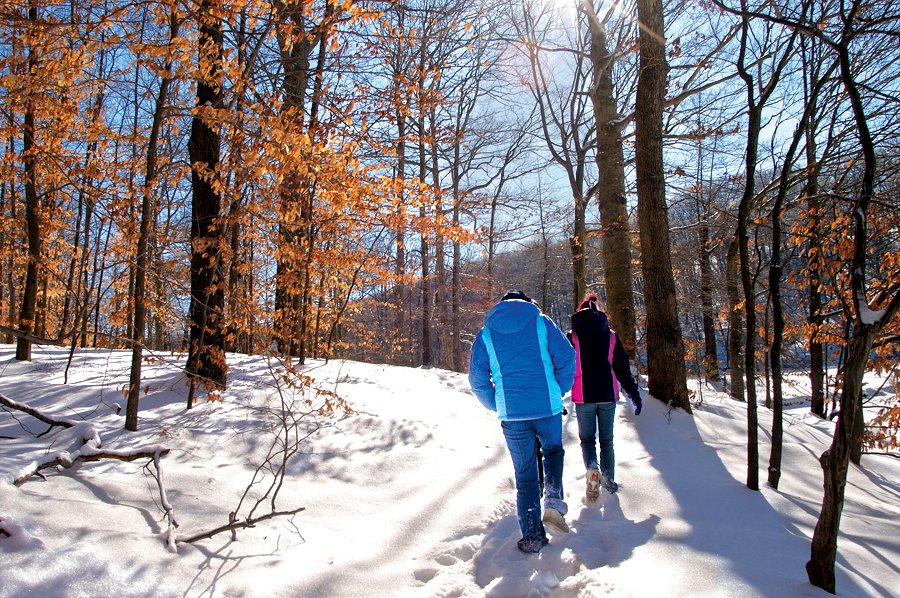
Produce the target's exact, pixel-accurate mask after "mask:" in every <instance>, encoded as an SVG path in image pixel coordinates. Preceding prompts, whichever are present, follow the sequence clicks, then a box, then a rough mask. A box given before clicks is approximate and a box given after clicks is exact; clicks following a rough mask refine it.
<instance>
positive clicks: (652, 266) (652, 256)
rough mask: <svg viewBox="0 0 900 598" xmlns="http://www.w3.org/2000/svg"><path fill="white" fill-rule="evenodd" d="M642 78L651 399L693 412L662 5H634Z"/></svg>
mask: <svg viewBox="0 0 900 598" xmlns="http://www.w3.org/2000/svg"><path fill="white" fill-rule="evenodd" d="M637 9H638V20H639V21H640V23H641V27H640V37H639V43H640V74H639V75H638V85H637V97H636V106H637V109H636V111H635V165H636V167H637V192H638V219H639V223H640V234H641V271H642V273H643V276H644V294H645V302H646V309H647V378H648V389H649V391H650V394H651V395H653V396H654V397H656V398H657V399H659V400H661V401H663V402H664V403H666V404H669V405H672V406H674V407H678V408H681V409H684V410H685V411H687V412H688V413H690V412H691V404H690V400H689V397H688V392H687V370H686V368H685V363H684V361H685V355H684V342H683V339H682V335H681V327H680V325H679V323H678V305H677V301H676V298H675V297H676V290H675V279H674V276H673V274H672V256H671V250H670V240H669V219H668V215H667V206H666V190H665V172H664V169H663V152H662V110H663V102H664V101H665V93H666V74H667V71H668V65H667V64H666V57H665V37H664V29H663V10H662V1H661V0H638V2H637Z"/></svg>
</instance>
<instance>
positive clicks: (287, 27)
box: [275, 3, 316, 357]
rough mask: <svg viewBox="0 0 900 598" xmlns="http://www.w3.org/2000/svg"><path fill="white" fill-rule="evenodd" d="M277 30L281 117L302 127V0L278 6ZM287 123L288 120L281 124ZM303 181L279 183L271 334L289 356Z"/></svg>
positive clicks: (295, 322)
mask: <svg viewBox="0 0 900 598" xmlns="http://www.w3.org/2000/svg"><path fill="white" fill-rule="evenodd" d="M278 8H279V10H278V19H279V22H280V23H282V25H283V26H282V27H280V28H279V29H278V31H277V37H278V45H279V51H280V55H279V57H280V61H281V68H282V70H283V78H284V80H283V89H284V101H283V104H282V106H281V116H282V118H283V119H285V121H288V122H289V121H293V122H291V124H292V125H293V126H296V127H298V128H299V127H303V120H304V106H305V100H306V92H307V88H308V86H309V70H310V56H311V53H312V51H313V48H314V47H315V43H316V38H315V36H314V35H313V34H312V33H310V32H309V31H307V25H308V23H307V19H306V17H305V15H304V10H305V7H304V5H303V4H302V3H286V4H279V5H278ZM285 124H287V122H286V123H285ZM306 189H307V185H306V181H304V180H303V179H302V177H301V176H300V175H299V174H298V173H296V172H295V171H294V170H293V169H292V168H291V169H289V171H288V174H287V175H286V176H285V178H284V182H283V183H282V184H281V186H280V188H279V204H280V205H279V207H280V214H279V218H278V231H279V234H278V237H279V238H278V249H277V251H276V255H277V263H276V275H275V280H276V282H275V339H276V343H277V345H278V350H279V351H280V352H281V354H282V355H286V356H288V357H294V356H297V354H298V353H299V336H300V317H301V315H300V312H301V309H300V307H301V304H302V298H301V296H300V295H301V288H302V284H303V273H302V271H301V269H300V267H299V265H300V264H301V263H302V261H303V259H304V253H303V252H304V249H305V246H306V242H305V239H304V234H305V233H304V231H305V230H306V226H305V221H306V219H307V218H306V217H307V214H306V213H305V211H304V209H303V206H302V205H298V204H302V202H303V196H304V194H305V193H306Z"/></svg>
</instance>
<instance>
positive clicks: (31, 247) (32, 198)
mask: <svg viewBox="0 0 900 598" xmlns="http://www.w3.org/2000/svg"><path fill="white" fill-rule="evenodd" d="M28 20H29V21H30V22H31V26H33V27H36V26H37V21H38V3H37V0H31V2H30V6H29V8H28ZM37 69H38V55H37V50H36V49H35V48H34V47H30V48H29V49H28V74H29V75H30V76H37ZM34 133H35V114H34V100H33V98H32V96H31V94H28V97H27V99H26V101H25V120H24V123H23V125H22V161H23V166H24V170H25V173H24V174H25V234H26V236H27V237H28V264H27V266H26V267H25V290H24V292H23V293H22V304H21V307H20V311H19V330H21V331H22V332H24V333H25V334H30V333H31V332H33V331H34V325H35V306H36V305H37V292H38V278H39V277H40V274H41V260H42V255H41V254H42V251H43V249H42V247H43V240H42V238H41V231H40V204H39V201H40V200H39V199H38V195H37V164H36V161H35V151H36V150H35V147H34V145H35V144H34ZM16 359H17V360H19V361H31V341H30V340H28V339H27V338H25V337H24V336H20V337H19V338H18V340H17V341H16Z"/></svg>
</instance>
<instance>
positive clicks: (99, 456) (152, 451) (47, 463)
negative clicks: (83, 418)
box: [13, 442, 169, 486]
mask: <svg viewBox="0 0 900 598" xmlns="http://www.w3.org/2000/svg"><path fill="white" fill-rule="evenodd" d="M168 453H169V449H167V448H163V447H161V446H156V447H149V448H144V449H138V450H136V451H113V450H100V449H99V448H97V449H95V448H94V447H92V446H91V443H90V442H86V443H85V444H84V446H83V447H81V448H80V449H78V450H77V451H73V452H71V453H68V452H65V451H60V452H57V453H55V454H53V455H47V457H46V458H45V459H40V460H38V461H32V462H31V463H30V464H29V465H28V466H26V467H25V468H24V469H23V470H22V471H20V472H19V475H17V476H16V478H15V480H13V483H14V484H15V485H16V486H21V485H22V484H24V483H25V482H27V481H28V479H29V478H31V477H32V476H34V475H40V474H39V473H38V472H40V471H41V470H44V469H50V468H55V467H60V466H62V467H65V468H69V467H72V465H74V464H75V463H78V462H79V461H83V462H90V461H102V460H103V459H113V460H116V461H136V460H138V459H157V458H159V457H162V456H164V455H167V454H168Z"/></svg>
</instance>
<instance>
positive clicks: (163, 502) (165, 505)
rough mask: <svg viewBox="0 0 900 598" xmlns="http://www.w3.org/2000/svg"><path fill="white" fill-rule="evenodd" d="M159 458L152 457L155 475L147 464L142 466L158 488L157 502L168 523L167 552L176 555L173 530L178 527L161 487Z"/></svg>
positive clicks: (163, 487) (164, 489)
mask: <svg viewBox="0 0 900 598" xmlns="http://www.w3.org/2000/svg"><path fill="white" fill-rule="evenodd" d="M161 456H162V455H161V454H160V453H156V454H155V455H153V465H154V466H155V467H156V473H155V474H154V473H153V472H151V471H150V464H149V463H148V464H147V465H145V466H144V469H145V470H146V471H147V472H149V473H150V475H151V476H153V479H155V480H156V485H157V486H158V487H159V502H160V504H161V505H162V508H163V516H164V517H165V518H166V519H167V520H168V521H169V527H168V529H167V530H166V548H167V549H168V550H169V552H172V553H177V552H178V546H177V545H176V541H177V539H176V536H175V528H177V527H178V521H177V520H176V519H175V509H173V508H172V505H171V504H169V497H168V496H167V495H166V487H165V486H164V485H163V473H162V464H161V463H160V457H161Z"/></svg>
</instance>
